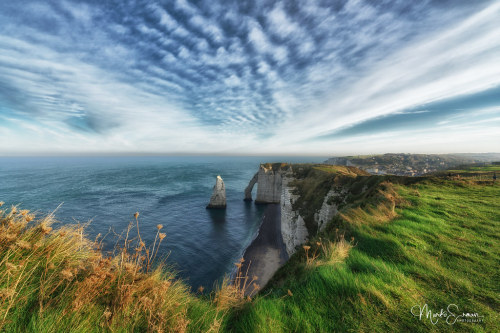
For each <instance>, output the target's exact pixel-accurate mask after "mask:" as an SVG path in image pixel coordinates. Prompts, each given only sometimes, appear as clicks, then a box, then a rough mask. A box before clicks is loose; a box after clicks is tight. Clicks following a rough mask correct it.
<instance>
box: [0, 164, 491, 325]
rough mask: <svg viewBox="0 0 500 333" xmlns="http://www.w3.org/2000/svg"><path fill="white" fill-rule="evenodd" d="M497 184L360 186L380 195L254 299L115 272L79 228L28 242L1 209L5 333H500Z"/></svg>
mask: <svg viewBox="0 0 500 333" xmlns="http://www.w3.org/2000/svg"><path fill="white" fill-rule="evenodd" d="M316 170H319V171H322V172H326V173H328V172H330V170H321V168H316ZM495 171H496V172H500V166H492V167H484V168H471V169H467V170H454V171H450V172H452V173H453V176H452V177H449V176H448V175H447V174H443V175H441V176H440V177H425V178H418V179H415V178H404V177H394V176H393V177H386V178H383V177H379V176H369V177H368V178H366V176H358V177H365V178H360V179H361V180H360V181H362V182H363V183H367V184H371V185H372V186H373V189H372V190H373V191H371V193H373V195H370V196H365V197H360V198H354V199H356V200H353V201H352V202H350V203H349V204H348V205H346V206H345V207H343V208H342V210H341V211H340V214H339V216H337V217H336V218H334V220H333V221H331V222H330V224H329V225H328V226H327V228H326V230H325V231H324V232H323V233H321V234H319V235H317V236H316V237H315V238H314V239H311V240H310V242H309V243H308V244H307V246H306V247H305V248H304V249H301V250H300V251H298V252H297V253H296V254H295V255H294V256H292V258H291V259H290V261H289V262H288V263H287V264H286V265H285V266H283V267H282V268H281V269H280V270H279V271H278V272H277V274H275V276H274V278H273V279H272V280H271V281H270V283H269V284H268V286H267V287H266V288H264V289H263V290H262V291H261V292H260V293H259V295H258V296H256V297H255V298H254V299H252V300H248V299H245V298H244V297H243V296H242V294H241V293H240V291H239V290H235V289H234V288H233V287H231V286H230V285H228V284H225V285H223V286H222V287H221V288H219V289H217V290H216V291H214V292H213V293H211V294H209V295H205V294H202V293H198V294H197V295H194V294H191V293H189V292H188V291H187V290H188V288H187V287H186V286H185V285H184V284H183V283H182V282H180V281H176V280H175V279H174V278H173V277H172V275H171V274H170V273H168V272H167V271H166V270H165V269H161V268H159V269H156V270H154V271H153V273H151V272H147V268H146V267H144V266H143V264H139V263H137V262H138V260H137V258H140V255H137V256H136V257H134V256H133V253H134V252H133V251H131V250H130V251H128V252H127V251H125V253H124V252H123V251H122V252H119V253H118V254H117V256H116V257H114V258H108V259H106V258H103V257H102V256H101V255H100V254H99V253H98V252H97V251H96V250H95V249H94V248H93V242H90V241H87V240H85V239H84V238H81V237H80V236H81V230H79V229H78V228H77V227H75V228H73V229H72V228H70V229H66V231H65V233H64V234H61V230H57V231H56V230H48V231H47V229H45V231H44V229H43V227H42V226H41V225H43V223H45V222H44V220H41V221H39V223H41V224H38V225H37V226H36V227H34V228H31V229H30V228H29V227H26V226H21V224H23V223H24V222H23V216H27V215H29V213H24V215H21V214H20V213H19V212H17V214H12V212H11V211H10V210H9V209H4V211H3V212H2V216H1V217H0V226H1V230H0V235H1V236H0V260H1V265H0V299H1V303H0V330H4V331H8V332H10V331H13V332H24V331H46V332H49V331H51V332H52V331H61V332H63V331H64V332H67V331H81V332H85V331H144V332H146V331H162V330H163V331H179V332H182V331H192V332H198V331H232V332H429V331H431V332H432V331H435V332H444V331H446V332H448V331H454V332H471V331H472V332H499V331H500V323H499V319H500V318H499V316H498V314H499V310H500V269H499V267H500V242H499V240H500V209H499V208H500V185H499V180H497V181H496V182H493V181H492V177H491V176H492V174H493V172H495ZM478 174H480V175H479V176H480V178H478ZM458 176H460V177H458ZM350 177H351V178H352V175H351V176H350ZM370 177H378V179H376V180H373V181H372V180H370ZM2 208H5V207H2ZM0 209H1V208H0ZM34 222H35V221H32V222H29V223H34ZM26 224H27V223H24V225H26ZM63 231H64V230H63ZM7 235H11V236H9V237H14V236H12V235H15V236H16V238H15V239H14V238H12V239H10V238H8V237H7ZM21 241H22V242H21ZM134 241H136V240H134ZM23 242H25V243H23ZM35 244H37V245H35ZM306 250H307V251H306ZM142 251H146V249H145V248H144V249H142V250H141V253H142ZM306 252H307V254H306ZM144 253H145V252H144ZM124 256H125V257H124ZM134 260H135V261H134ZM103 262H104V263H106V264H102V263H103ZM50 263H52V265H51V264H50ZM136 263H137V265H136ZM99 265H101V266H102V265H104V266H102V267H101V266H99ZM68 272H69V273H68ZM65 274H66V276H65ZM70 274H71V276H70ZM99 274H101V275H99ZM102 275H104V276H102ZM93 276H94V278H93V279H94V280H96V281H98V282H99V283H101V284H100V285H101V287H102V288H103V290H105V291H103V290H100V289H98V288H97V289H96V288H93V289H92V288H91V289H92V290H94V293H95V294H92V295H90V296H92V297H90V296H89V295H87V294H85V293H84V292H83V291H82V286H90V285H89V284H88V283H90V281H93V280H91V278H92V277H93ZM96 276H97V277H96ZM61 277H62V278H61ZM89 279H90V280H89ZM165 281H167V282H165ZM86 283H87V284H86ZM159 296H161V297H159ZM78 300H80V301H82V302H80V303H79V302H78ZM83 300H84V301H85V302H83ZM425 305H427V306H425ZM448 307H449V309H450V310H451V311H452V312H453V315H449V316H448V317H445V316H444V315H443V313H447V308H448ZM420 308H424V310H427V311H431V318H429V317H427V316H426V314H428V312H427V311H425V312H424V313H423V315H422V317H421V318H420V316H419V313H420V312H419V309H420ZM441 309H443V313H440V312H441ZM412 311H413V314H412ZM464 313H466V314H468V317H464V316H463V314H464ZM414 314H415V315H414ZM432 314H434V315H436V314H437V315H439V314H441V317H438V316H432ZM448 314H449V313H448ZM465 319H467V320H469V321H472V320H474V321H477V322H462V320H465ZM447 320H448V323H447Z"/></svg>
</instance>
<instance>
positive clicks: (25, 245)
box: [16, 240, 31, 250]
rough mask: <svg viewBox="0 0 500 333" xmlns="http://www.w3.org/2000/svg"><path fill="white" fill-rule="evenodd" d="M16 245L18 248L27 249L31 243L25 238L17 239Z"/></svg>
mask: <svg viewBox="0 0 500 333" xmlns="http://www.w3.org/2000/svg"><path fill="white" fill-rule="evenodd" d="M16 245H17V246H18V247H19V248H21V249H23V250H29V249H31V243H29V242H27V241H25V240H19V241H17V242H16Z"/></svg>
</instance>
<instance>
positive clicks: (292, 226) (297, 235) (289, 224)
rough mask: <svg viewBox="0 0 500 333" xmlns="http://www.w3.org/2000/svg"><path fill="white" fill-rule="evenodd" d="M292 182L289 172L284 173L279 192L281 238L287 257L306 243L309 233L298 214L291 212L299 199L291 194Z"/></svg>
mask: <svg viewBox="0 0 500 333" xmlns="http://www.w3.org/2000/svg"><path fill="white" fill-rule="evenodd" d="M291 181H293V176H292V174H291V172H288V173H285V174H284V175H283V180H282V191H281V197H280V200H281V203H280V204H281V236H282V237H283V242H284V243H285V246H286V252H287V253H288V256H291V255H292V254H294V253H295V248H296V247H297V246H300V245H302V244H304V243H305V242H306V241H307V237H308V236H309V233H308V231H307V227H306V222H305V221H304V219H303V218H302V216H300V214H299V212H297V211H294V210H293V204H294V203H295V201H296V200H297V198H298V197H299V196H298V195H296V194H293V190H294V189H295V188H294V187H293V186H290V185H289V183H290V182H291Z"/></svg>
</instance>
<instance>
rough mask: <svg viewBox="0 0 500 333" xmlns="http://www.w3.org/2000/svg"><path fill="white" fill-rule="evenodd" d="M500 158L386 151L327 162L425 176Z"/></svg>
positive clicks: (372, 171) (370, 170)
mask: <svg viewBox="0 0 500 333" xmlns="http://www.w3.org/2000/svg"><path fill="white" fill-rule="evenodd" d="M495 161H500V154H498V153H484V154H441V155H439V154H383V155H357V156H342V157H332V158H329V159H328V160H326V161H325V163H326V164H332V165H345V166H355V167H358V168H360V169H363V170H365V171H367V172H369V173H371V174H375V175H398V176H421V175H424V174H429V173H433V172H437V171H442V170H447V169H451V168H455V167H458V166H461V165H471V164H476V165H478V166H483V165H488V164H491V163H495Z"/></svg>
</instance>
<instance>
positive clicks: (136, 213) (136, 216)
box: [134, 212, 139, 220]
mask: <svg viewBox="0 0 500 333" xmlns="http://www.w3.org/2000/svg"><path fill="white" fill-rule="evenodd" d="M134 217H135V219H136V220H137V218H138V217H139V212H135V214H134Z"/></svg>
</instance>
